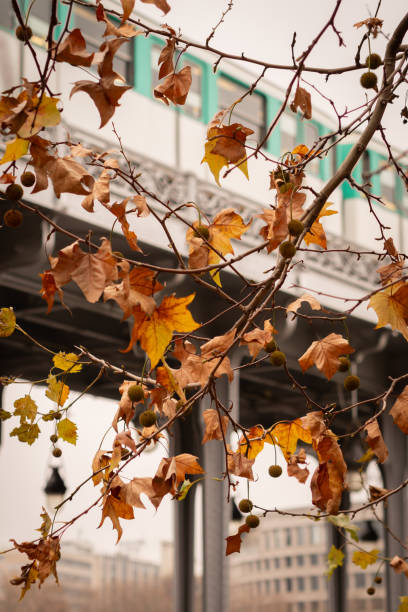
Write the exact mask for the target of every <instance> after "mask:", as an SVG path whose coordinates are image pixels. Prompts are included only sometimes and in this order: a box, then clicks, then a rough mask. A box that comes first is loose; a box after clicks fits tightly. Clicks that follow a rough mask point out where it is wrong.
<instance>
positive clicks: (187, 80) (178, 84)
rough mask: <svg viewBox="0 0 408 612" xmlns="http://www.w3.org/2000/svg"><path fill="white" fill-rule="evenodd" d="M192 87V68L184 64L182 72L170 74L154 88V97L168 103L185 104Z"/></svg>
mask: <svg viewBox="0 0 408 612" xmlns="http://www.w3.org/2000/svg"><path fill="white" fill-rule="evenodd" d="M190 87H191V68H190V66H184V68H182V69H181V70H180V72H173V73H172V74H169V75H168V76H167V77H166V79H165V80H164V81H163V83H159V85H157V86H156V87H155V88H154V91H153V93H154V97H155V98H158V99H160V100H163V102H165V103H166V104H167V105H169V103H170V102H173V104H179V105H183V104H184V103H185V101H186V99H187V95H188V92H189V89H190Z"/></svg>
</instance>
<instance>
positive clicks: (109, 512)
mask: <svg viewBox="0 0 408 612" xmlns="http://www.w3.org/2000/svg"><path fill="white" fill-rule="evenodd" d="M107 517H108V518H110V520H111V521H112V529H116V531H117V534H118V539H117V540H116V544H117V543H118V542H119V540H120V538H121V537H122V533H123V529H122V527H121V524H120V522H119V519H120V518H123V519H126V520H128V521H129V520H131V519H134V518H135V515H134V513H133V508H132V506H130V505H129V504H127V503H126V502H124V501H123V500H121V499H119V498H117V497H115V496H114V495H113V494H112V493H109V494H108V495H105V497H104V500H103V506H102V518H101V522H100V523H99V525H98V528H99V527H101V526H102V525H103V523H104V521H105V519H106V518H107Z"/></svg>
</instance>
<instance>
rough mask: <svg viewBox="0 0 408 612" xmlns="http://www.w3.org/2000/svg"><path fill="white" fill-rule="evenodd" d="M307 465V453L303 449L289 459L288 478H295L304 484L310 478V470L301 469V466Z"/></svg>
mask: <svg viewBox="0 0 408 612" xmlns="http://www.w3.org/2000/svg"><path fill="white" fill-rule="evenodd" d="M305 463H306V451H305V449H304V448H301V449H300V451H299V452H298V453H296V454H295V455H290V456H289V457H288V468H287V469H288V476H294V477H295V478H297V480H298V481H299V482H300V483H301V484H304V483H305V482H306V480H307V479H308V477H309V470H308V469H307V467H304V468H301V467H299V466H300V465H303V464H305Z"/></svg>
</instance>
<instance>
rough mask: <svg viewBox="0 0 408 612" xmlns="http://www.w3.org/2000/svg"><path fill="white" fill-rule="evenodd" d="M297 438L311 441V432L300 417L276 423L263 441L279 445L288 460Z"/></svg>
mask: <svg viewBox="0 0 408 612" xmlns="http://www.w3.org/2000/svg"><path fill="white" fill-rule="evenodd" d="M299 440H301V441H302V442H305V443H306V444H311V443H312V434H311V433H310V430H309V428H308V427H307V426H306V425H305V423H304V422H303V419H302V418H299V419H294V420H293V421H286V422H282V423H277V424H276V425H275V426H274V427H273V429H272V431H271V432H270V433H269V434H268V435H267V436H266V438H265V442H268V443H269V444H278V445H279V447H280V448H281V450H282V453H283V455H284V457H285V459H286V461H288V462H289V459H290V457H291V456H292V455H293V454H294V453H295V451H296V447H297V444H298V441H299Z"/></svg>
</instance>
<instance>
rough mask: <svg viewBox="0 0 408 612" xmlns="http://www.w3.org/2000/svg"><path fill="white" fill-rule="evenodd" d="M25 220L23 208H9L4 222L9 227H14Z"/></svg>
mask: <svg viewBox="0 0 408 612" xmlns="http://www.w3.org/2000/svg"><path fill="white" fill-rule="evenodd" d="M22 222H23V213H22V212H21V210H16V209H15V208H9V209H8V210H6V212H5V213H4V216H3V223H4V225H6V226H7V227H12V228H13V229H15V228H17V227H20V225H21V224H22Z"/></svg>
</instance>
